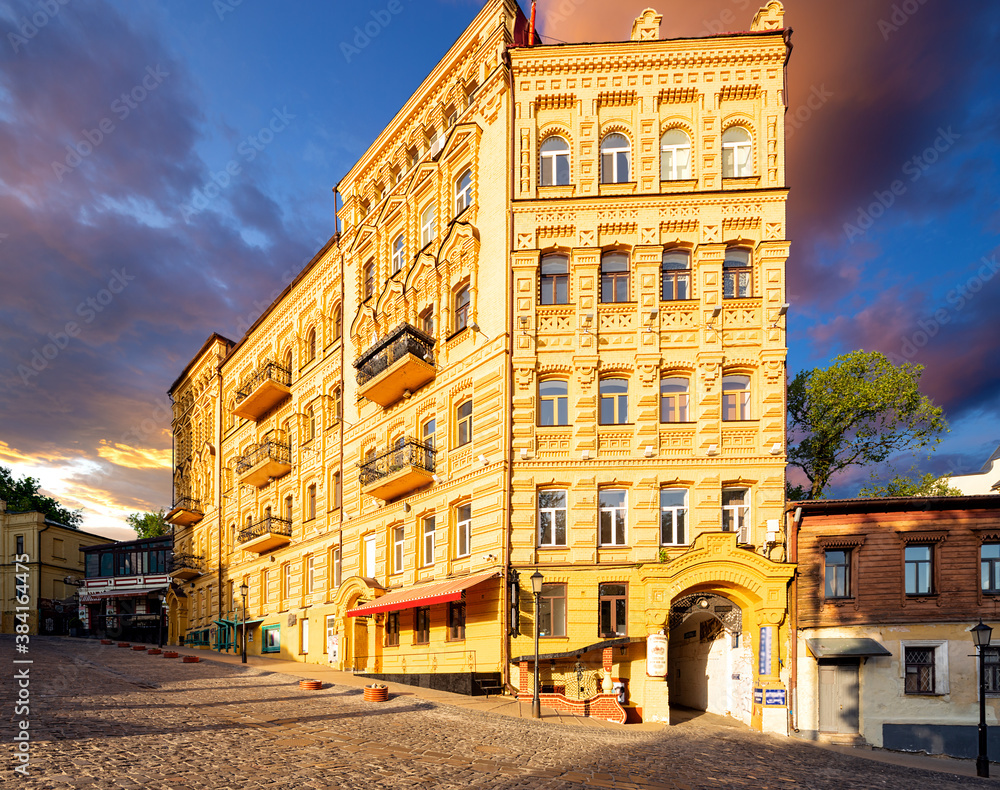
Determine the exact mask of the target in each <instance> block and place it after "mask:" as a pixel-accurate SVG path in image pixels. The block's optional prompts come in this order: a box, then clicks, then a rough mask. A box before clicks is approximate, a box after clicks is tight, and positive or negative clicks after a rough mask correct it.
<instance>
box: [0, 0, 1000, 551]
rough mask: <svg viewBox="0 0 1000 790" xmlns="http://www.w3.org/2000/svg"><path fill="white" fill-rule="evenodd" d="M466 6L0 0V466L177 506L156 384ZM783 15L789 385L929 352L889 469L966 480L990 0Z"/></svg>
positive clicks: (453, 2) (380, 122) (223, 315)
mask: <svg viewBox="0 0 1000 790" xmlns="http://www.w3.org/2000/svg"><path fill="white" fill-rule="evenodd" d="M761 4H762V1H761V2H755V1H754V0H698V1H697V2H693V1H692V0H683V1H682V0H640V1H638V2H636V1H634V0H616V1H615V2H613V3H611V2H606V1H605V0H548V1H547V2H546V1H545V0H543V1H542V2H539V3H538V24H537V27H538V29H539V31H540V32H541V34H542V39H543V41H544V42H545V43H559V42H578V41H605V40H609V39H620V40H624V39H627V38H628V37H629V34H630V31H631V25H632V20H633V19H634V18H635V17H636V16H637V15H638V14H639V13H640V12H641V11H642V10H643V9H644V8H645V7H647V5H653V7H654V8H656V9H657V10H658V11H659V12H660V13H662V14H663V17H664V18H663V23H662V26H661V36H662V37H664V38H672V37H687V36H706V35H713V34H717V33H720V32H729V31H739V30H746V29H748V28H749V26H750V21H751V20H752V18H753V15H754V13H755V11H756V9H757V7H758V6H759V5H761ZM528 5H529V4H528V3H526V2H522V7H524V8H527V7H528ZM481 7H482V3H481V2H473V1H472V0H420V2H416V0H395V2H392V3H390V2H389V0H385V2H383V1H382V0H371V1H370V2H369V1H367V0H361V2H357V3H342V2H338V3H329V2H320V0H301V2H296V3H281V4H279V3H249V2H242V1H241V0H214V2H213V0H172V1H171V2H170V3H155V2H151V1H150V0H119V1H116V0H0V370H2V371H3V375H0V464H2V465H5V466H9V467H11V468H12V469H13V471H14V473H15V474H17V475H25V474H30V475H32V476H34V477H36V478H38V479H39V480H40V481H41V483H42V488H43V490H44V491H45V492H47V493H49V494H51V495H53V496H55V497H57V498H58V499H60V500H61V501H62V503H63V504H64V505H66V506H67V507H71V508H82V509H83V515H84V523H83V528H84V529H86V530H88V531H93V532H98V533H100V534H105V535H108V536H109V537H114V538H120V539H125V538H128V537H131V535H132V533H131V531H130V530H128V529H127V528H126V527H125V522H124V519H125V516H126V514H128V513H130V512H136V511H145V510H155V509H159V508H161V507H169V505H170V501H171V488H170V464H171V441H170V414H169V400H168V398H167V395H166V391H167V389H168V388H169V387H170V384H171V383H172V382H173V381H174V379H175V378H176V377H177V376H178V375H179V373H180V371H181V370H182V369H183V367H184V366H185V365H186V364H187V362H188V361H189V360H190V358H191V357H192V356H193V355H194V354H195V353H196V352H197V351H198V349H199V348H200V347H201V345H202V343H203V342H204V340H205V339H206V338H207V337H208V335H209V334H210V333H212V332H219V333H221V334H223V335H225V336H227V337H230V338H233V339H239V337H241V336H242V333H243V331H244V329H245V328H246V327H247V326H248V325H249V324H250V323H252V322H253V320H254V319H255V318H256V317H257V316H258V315H260V313H261V312H262V311H263V309H264V308H265V307H266V306H267V304H269V302H270V301H271V298H272V297H273V296H274V295H275V294H276V293H277V292H278V291H279V290H280V289H281V288H282V287H284V286H285V285H286V284H287V283H288V282H289V281H290V279H291V278H292V277H293V276H294V275H295V274H296V273H298V271H300V270H301V268H302V267H303V266H304V265H305V263H306V262H307V261H308V260H309V259H310V258H311V257H312V255H313V254H314V253H315V252H316V251H317V250H318V249H319V248H320V247H321V246H322V245H323V243H324V242H325V241H326V240H327V239H328V238H329V237H330V236H331V235H332V234H333V233H334V231H335V224H334V204H333V194H332V188H333V186H334V185H335V184H336V183H337V182H338V181H339V180H340V179H341V177H342V176H343V175H344V174H345V173H346V172H347V170H348V169H349V168H350V167H351V166H352V165H353V164H354V162H355V161H356V160H357V158H358V157H359V156H360V155H361V154H362V153H363V152H364V150H365V149H366V147H367V146H368V145H369V144H370V142H371V141H372V140H373V139H374V138H375V137H376V135H377V134H378V133H379V132H380V131H381V130H382V129H383V127H384V126H385V124H386V123H387V122H388V121H389V120H390V119H391V118H392V116H393V115H394V114H395V113H396V111H397V110H398V109H399V108H400V107H401V106H402V104H403V103H404V102H405V101H406V99H407V98H408V96H409V95H410V94H411V92H412V91H413V90H414V89H415V88H416V87H417V85H418V84H419V82H420V80H421V79H422V77H423V76H424V75H426V74H427V73H428V72H429V71H430V69H431V68H432V67H433V66H434V64H435V63H436V62H437V61H438V59H439V58H440V57H441V56H442V55H443V54H444V53H445V52H446V50H447V48H448V47H449V46H450V45H451V44H452V43H453V42H454V40H455V39H456V38H457V37H458V35H459V34H460V33H461V31H462V30H463V29H464V28H465V26H466V25H467V24H468V23H469V22H470V21H471V20H472V18H473V17H474V16H475V14H476V13H477V12H478V10H479V9H480V8H481ZM958 8H960V9H961V10H960V11H958V10H956V9H958ZM390 9H391V10H390ZM785 11H786V16H785V22H786V25H787V26H788V27H790V28H792V29H793V31H794V33H793V36H792V43H793V46H794V50H793V53H792V56H791V60H790V63H789V70H788V74H789V111H788V115H787V118H786V127H787V143H788V147H787V162H786V178H787V182H788V185H789V188H790V196H789V201H788V223H789V237H790V239H791V241H792V248H791V249H792V252H791V257H790V258H789V261H788V298H789V302H790V303H791V305H792V307H791V311H790V313H789V318H788V328H789V332H788V345H789V371H790V372H791V373H792V374H794V373H795V372H796V371H799V370H803V369H809V368H812V367H815V366H824V365H826V364H828V363H829V361H830V360H831V359H832V358H833V357H835V356H836V355H838V354H842V353H846V352H848V351H851V350H853V349H857V348H862V349H866V350H878V351H882V352H884V353H886V354H888V355H890V357H891V358H892V359H894V360H895V361H897V362H901V361H908V362H914V363H918V364H920V365H923V366H924V368H925V371H924V375H923V380H922V389H923V391H924V392H925V393H927V394H928V395H929V396H930V397H931V398H932V399H933V400H934V401H935V403H937V404H939V405H940V406H942V407H943V408H944V409H945V412H946V415H947V417H948V419H949V421H950V424H951V432H950V433H949V434H948V435H947V436H946V437H945V439H944V440H943V441H942V442H941V444H940V446H939V447H938V450H937V452H936V453H935V454H934V455H933V457H932V458H931V459H930V460H928V459H927V458H926V457H923V456H921V457H917V458H911V457H905V458H900V459H896V461H895V462H894V468H892V469H890V468H888V467H886V468H883V469H879V470H876V472H877V474H878V475H879V476H881V477H883V478H884V477H885V476H887V475H888V476H891V473H893V472H894V471H900V472H907V471H908V470H909V469H910V467H911V466H912V465H914V464H916V468H917V469H918V470H919V471H934V472H936V473H945V472H953V473H956V474H962V473H966V474H967V473H970V472H974V471H977V470H978V469H979V467H980V466H981V465H982V464H983V462H984V461H985V460H986V459H987V458H988V457H989V455H990V454H991V452H992V451H993V450H994V449H995V448H996V447H997V445H998V444H1000V419H998V417H1000V364H998V363H1000V353H998V340H997V339H998V338H1000V276H998V275H1000V268H998V265H997V256H998V254H1000V178H998V167H1000V165H998V162H1000V134H998V132H1000V128H998V127H1000V90H998V89H997V86H998V84H1000V58H998V57H997V52H1000V4H998V3H995V2H990V1H989V0H963V2H962V3H961V4H955V3H945V2H944V0H892V2H889V1H888V0H787V2H785ZM366 25H368V29H369V32H370V33H371V32H373V31H374V35H365V36H362V37H359V36H358V30H359V29H361V28H364V27H365V26H366ZM375 28H377V30H375ZM871 471H872V470H864V471H860V472H850V473H845V474H844V475H842V476H841V477H840V478H838V480H837V482H836V485H835V486H834V489H833V490H832V492H831V493H832V494H834V495H841V496H852V495H854V494H855V493H856V492H857V490H858V488H859V486H861V485H863V484H864V483H866V482H868V478H869V475H870V473H871Z"/></svg>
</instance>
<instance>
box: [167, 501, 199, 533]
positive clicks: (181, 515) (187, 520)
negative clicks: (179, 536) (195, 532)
mask: <svg viewBox="0 0 1000 790" xmlns="http://www.w3.org/2000/svg"><path fill="white" fill-rule="evenodd" d="M204 516H205V512H204V511H203V510H202V509H201V502H200V501H198V500H197V499H192V498H191V497H189V496H182V497H178V498H177V499H176V500H175V501H174V506H173V507H172V508H171V509H170V512H169V513H167V515H166V516H165V517H164V518H165V519H166V521H167V523H169V524H175V525H177V526H178V527H190V526H191V525H192V524H197V523H198V522H199V521H201V520H202V518H204Z"/></svg>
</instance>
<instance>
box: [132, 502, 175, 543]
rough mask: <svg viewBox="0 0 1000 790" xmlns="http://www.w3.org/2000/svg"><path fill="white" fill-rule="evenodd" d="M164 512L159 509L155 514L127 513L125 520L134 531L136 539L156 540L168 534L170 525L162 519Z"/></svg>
mask: <svg viewBox="0 0 1000 790" xmlns="http://www.w3.org/2000/svg"><path fill="white" fill-rule="evenodd" d="M165 512H166V511H164V510H163V509H160V510H159V511H158V512H156V513H152V512H150V513H129V514H128V515H127V516H126V517H125V520H126V521H127V522H128V525H129V526H130V527H132V529H134V530H135V534H136V537H139V538H158V537H160V535H169V534H170V525H169V524H168V523H167V521H166V519H165V518H164V515H165Z"/></svg>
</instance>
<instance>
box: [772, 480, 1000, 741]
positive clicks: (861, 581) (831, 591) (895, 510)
mask: <svg viewBox="0 0 1000 790" xmlns="http://www.w3.org/2000/svg"><path fill="white" fill-rule="evenodd" d="M788 514H789V540H790V542H791V546H792V550H793V552H795V554H793V556H792V557H791V559H792V560H793V561H795V560H797V562H798V570H797V573H796V577H795V580H794V582H793V584H792V593H791V595H790V599H791V600H792V602H793V607H794V609H793V624H794V627H795V628H796V634H797V639H796V640H795V642H794V643H793V645H792V655H791V656H790V659H791V664H792V667H793V678H794V683H793V686H792V700H791V714H790V715H791V722H790V725H791V729H792V731H793V732H797V733H798V734H799V735H800V736H802V737H805V738H809V739H821V740H841V741H846V742H855V743H868V744H870V745H872V746H877V747H883V748H887V749H897V750H902V751H925V752H928V753H931V754H949V755H952V756H956V757H975V756H976V747H977V724H978V721H979V697H978V687H979V676H978V664H977V661H978V659H977V657H976V648H975V647H974V644H973V640H972V635H971V634H970V628H972V627H973V626H975V625H976V624H977V623H978V622H979V621H980V620H982V621H983V622H985V623H986V624H987V625H996V624H997V620H998V606H1000V496H975V497H900V498H892V499H861V500H839V501H838V500H828V501H813V502H800V503H797V504H792V505H790V506H789V509H788ZM995 641H1000V640H995ZM986 650H987V654H986V667H987V674H986V689H987V695H988V697H989V699H988V700H987V714H988V722H989V723H990V724H996V722H997V714H998V712H1000V704H998V703H1000V648H998V647H995V646H994V647H989V648H986ZM993 732H995V733H996V736H997V737H996V738H995V740H994V743H993V747H992V750H991V751H992V753H993V754H997V753H1000V731H996V730H994V731H993ZM991 735H992V733H991Z"/></svg>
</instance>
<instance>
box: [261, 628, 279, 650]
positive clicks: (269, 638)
mask: <svg viewBox="0 0 1000 790" xmlns="http://www.w3.org/2000/svg"><path fill="white" fill-rule="evenodd" d="M260 638H261V645H260V652H261V653H280V652H281V626H280V625H265V626H264V627H263V628H262V629H261V635H260Z"/></svg>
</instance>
